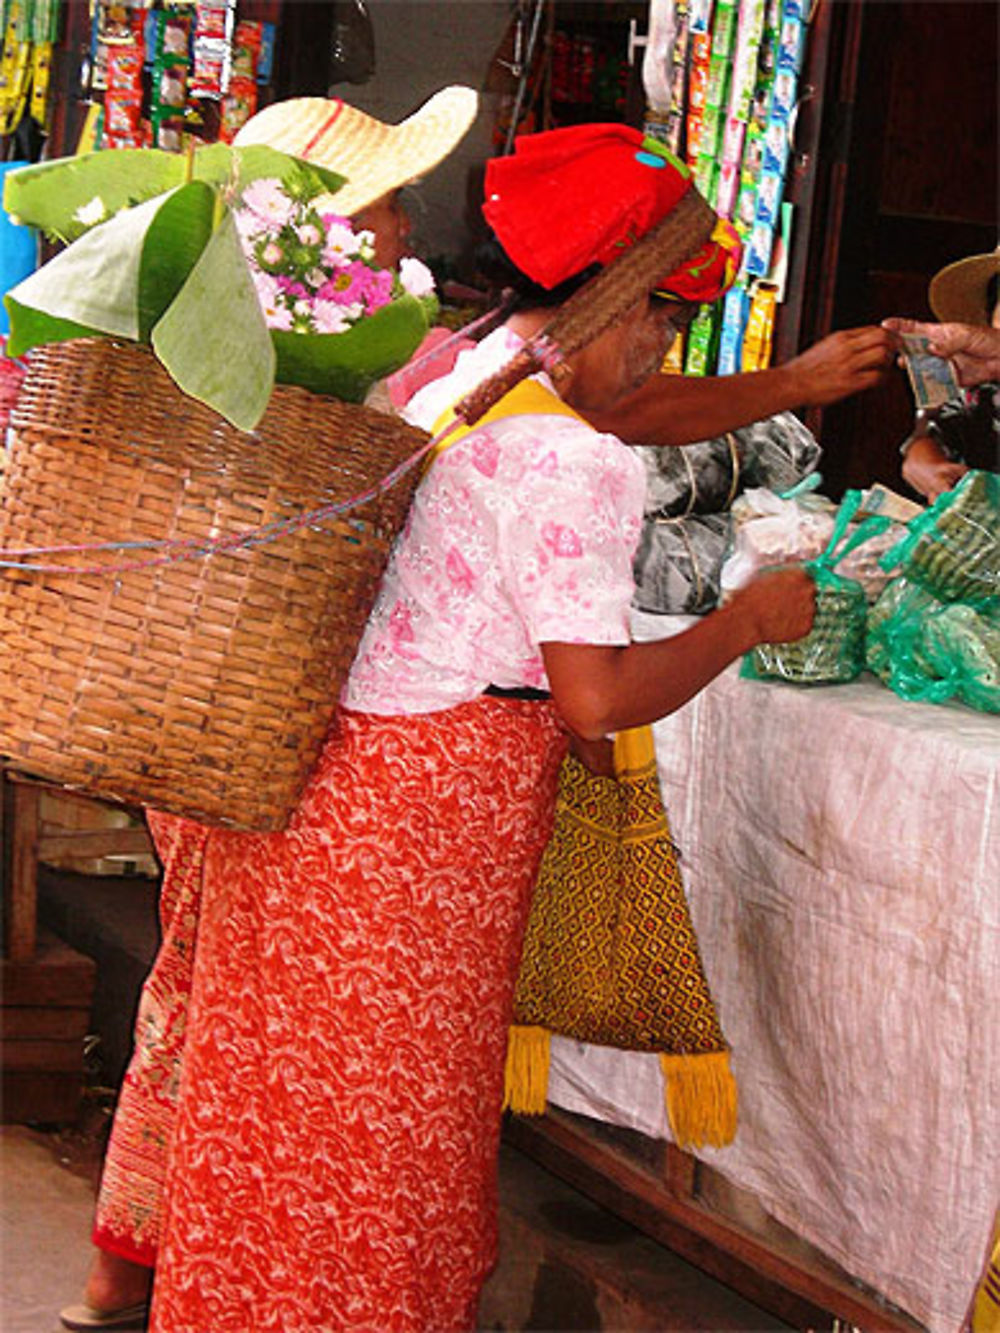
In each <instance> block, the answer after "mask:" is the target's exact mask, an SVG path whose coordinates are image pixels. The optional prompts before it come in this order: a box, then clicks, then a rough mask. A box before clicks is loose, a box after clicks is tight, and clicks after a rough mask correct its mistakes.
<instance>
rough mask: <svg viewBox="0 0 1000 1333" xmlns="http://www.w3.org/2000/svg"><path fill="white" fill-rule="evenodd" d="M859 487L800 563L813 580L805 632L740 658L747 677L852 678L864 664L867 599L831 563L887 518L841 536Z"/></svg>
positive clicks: (805, 681)
mask: <svg viewBox="0 0 1000 1333" xmlns="http://www.w3.org/2000/svg"><path fill="white" fill-rule="evenodd" d="M861 498H862V497H861V492H860V491H848V492H847V494H846V495H845V496H844V499H843V501H842V503H841V506H840V508H839V509H838V511H837V517H836V520H835V522H834V525H833V533H832V534H831V537H830V540H829V542H828V543H827V547H826V550H825V551H823V553H822V554H821V555H819V556H817V557H816V559H815V560H808V561H806V563H805V565H804V568H805V569H807V570H808V571H809V573H810V574H811V575H812V577H813V580H814V581H815V583H816V618H815V620H814V621H813V627H812V629H811V630H810V631H809V633H808V634H807V635H806V636H805V637H804V638H802V639H797V640H796V641H795V642H794V643H762V644H758V645H757V647H756V648H754V649H752V650H751V651H750V652H749V653H747V655H746V656H745V657H744V659H743V663H742V666H741V668H740V675H741V676H745V677H747V678H748V679H751V680H774V679H778V680H786V681H790V682H792V683H794V684H797V685H830V684H836V683H842V682H844V681H849V680H854V678H855V677H856V676H858V675H859V674H860V673H861V672H862V671H863V670H864V666H865V627H866V622H867V618H868V599H867V597H866V596H865V590H864V588H863V587H862V585H861V584H860V583H859V582H858V581H857V580H856V579H848V578H844V577H843V576H842V575H840V574H837V573H836V572H835V570H834V565H836V564H837V562H838V561H839V560H841V559H843V557H844V556H845V555H847V553H848V552H849V551H853V550H854V549H855V547H857V546H860V545H861V544H862V542H865V541H867V540H868V539H869V538H870V537H874V536H875V535H876V534H877V533H880V532H884V531H885V530H886V528H887V527H888V526H889V523H890V520H889V519H888V518H884V517H874V518H868V519H866V520H865V521H864V522H863V523H859V524H858V526H857V528H856V529H855V531H854V532H853V533H851V535H850V536H849V537H848V538H847V540H846V541H845V540H844V536H845V533H846V532H847V525H848V524H849V523H850V521H851V519H852V518H853V517H854V515H855V513H856V512H857V510H858V508H859V506H860V504H861Z"/></svg>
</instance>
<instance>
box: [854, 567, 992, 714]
mask: <svg viewBox="0 0 1000 1333" xmlns="http://www.w3.org/2000/svg"><path fill="white" fill-rule="evenodd" d="M866 664H867V666H868V669H869V671H872V672H874V674H875V675H876V676H878V678H879V679H880V680H881V681H882V682H883V683H884V684H886V685H888V687H889V688H890V689H891V690H892V691H893V692H894V693H896V694H898V695H899V696H900V698H903V699H911V700H920V701H921V702H923V703H943V702H945V701H946V700H948V699H952V698H958V699H960V700H961V701H962V702H963V703H965V704H968V705H969V707H971V708H978V709H981V710H982V711H983V712H989V713H998V712H1000V612H998V611H997V610H985V609H983V610H977V609H976V608H975V607H972V606H969V605H968V603H966V602H943V601H941V600H940V598H937V597H935V596H934V595H933V594H932V593H929V592H928V591H927V590H926V589H925V588H922V587H921V586H920V585H919V584H918V583H913V582H911V581H910V580H909V579H907V578H906V577H899V578H895V579H893V580H892V581H891V582H890V583H889V584H888V585H887V586H886V588H885V590H884V591H883V592H882V594H881V596H880V597H879V599H878V601H877V602H876V603H875V605H874V606H873V607H872V608H871V610H870V611H869V613H868V628H867V649H866Z"/></svg>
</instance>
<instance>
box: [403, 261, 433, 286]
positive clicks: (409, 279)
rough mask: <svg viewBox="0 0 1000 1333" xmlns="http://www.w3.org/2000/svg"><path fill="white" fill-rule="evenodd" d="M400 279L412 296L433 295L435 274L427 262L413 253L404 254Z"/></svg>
mask: <svg viewBox="0 0 1000 1333" xmlns="http://www.w3.org/2000/svg"><path fill="white" fill-rule="evenodd" d="M399 280H400V282H401V283H402V284H403V290H404V291H407V292H409V293H410V295H411V296H433V295H434V274H433V273H432V272H431V271H430V269H429V268H428V267H427V265H426V264H423V263H421V261H420V260H419V259H414V258H413V257H412V255H404V256H403V258H402V259H401V260H400V261H399Z"/></svg>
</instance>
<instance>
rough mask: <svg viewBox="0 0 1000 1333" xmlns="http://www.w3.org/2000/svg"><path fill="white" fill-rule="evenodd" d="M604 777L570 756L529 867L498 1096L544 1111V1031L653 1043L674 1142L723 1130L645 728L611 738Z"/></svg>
mask: <svg viewBox="0 0 1000 1333" xmlns="http://www.w3.org/2000/svg"><path fill="white" fill-rule="evenodd" d="M615 773H616V777H614V778H607V777H601V776H599V775H597V774H595V773H592V772H591V771H590V770H589V769H588V768H586V767H585V766H584V765H583V764H582V763H580V761H579V760H577V759H575V758H574V757H573V756H572V755H569V756H567V758H566V759H565V761H564V762H563V766H562V770H561V772H560V775H559V793H558V796H557V800H556V814H555V826H554V828H553V833H552V838H551V840H550V842H549V845H548V848H547V849H546V852H545V856H544V858H543V860H542V866H541V870H540V872H539V877H538V884H537V886H536V889H535V897H534V901H533V904H532V909H531V916H530V919H529V922H528V929H527V934H526V936H525V941H524V950H523V953H522V957H521V970H520V974H519V976H518V982H517V991H516V995H515V1000H514V1019H515V1026H514V1027H512V1028H511V1032H510V1041H509V1045H508V1049H507V1071H506V1089H505V1105H506V1106H507V1107H509V1108H510V1109H511V1110H513V1111H517V1112H522V1113H529V1114H541V1113H542V1112H543V1111H544V1110H545V1103H546V1091H547V1087H548V1074H549V1037H550V1034H552V1033H558V1034H559V1035H561V1036H566V1037H573V1038H575V1039H577V1040H578V1041H586V1042H593V1043H595V1044H596V1045H599V1046H617V1047H621V1048H623V1049H625V1050H634V1051H655V1052H657V1053H658V1054H659V1057H660V1065H661V1068H662V1070H663V1077H664V1096H665V1101H666V1108H667V1118H668V1121H669V1123H670V1130H671V1134H672V1136H673V1138H674V1141H675V1142H676V1143H677V1144H678V1145H679V1146H681V1147H701V1146H702V1145H704V1144H710V1145H711V1146H713V1147H722V1146H723V1145H725V1144H727V1143H730V1142H731V1141H732V1139H733V1136H734V1135H735V1133H736V1103H737V1096H736V1083H735V1080H734V1078H733V1075H732V1071H731V1069H730V1065H729V1052H728V1049H727V1047H726V1043H725V1039H724V1037H723V1035H722V1029H721V1027H720V1026H719V1020H718V1018H717V1016H716V1012H715V1006H714V1004H713V1003H712V996H711V993H710V991H709V988H708V982H707V980H706V978H705V973H704V969H703V968H702V963H701V956H700V954H699V951H698V941H697V939H696V937H695V932H694V926H693V925H692V923H691V916H690V913H689V911H688V905H687V899H686V898H685V895H684V886H683V883H682V881H681V874H680V867H679V865H678V862H677V853H676V851H675V848H674V844H673V842H672V841H671V837H670V829H669V826H668V824H667V817H666V814H665V812H664V809H663V803H662V801H661V799H660V786H659V780H658V778H657V773H656V759H655V754H654V751H653V735H652V731H651V729H650V728H649V727H639V728H636V729H635V730H634V731H626V732H622V733H620V734H619V735H618V736H617V737H616V739H615Z"/></svg>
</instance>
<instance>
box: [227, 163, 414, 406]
mask: <svg viewBox="0 0 1000 1333" xmlns="http://www.w3.org/2000/svg"><path fill="white" fill-rule="evenodd" d="M329 204H330V195H329V194H328V193H325V192H324V191H323V188H322V185H321V183H320V182H318V181H317V180H315V178H311V177H310V176H309V175H308V173H301V174H300V175H298V176H296V177H293V178H292V179H291V180H289V181H281V180H278V179H275V178H273V177H268V178H261V179H258V180H255V181H253V182H252V183H251V184H250V185H249V186H247V188H246V189H245V190H244V191H243V193H242V195H241V196H240V199H239V202H238V204H237V206H236V208H235V210H234V217H235V221H236V230H237V232H238V234H239V237H240V242H241V244H242V246H243V252H244V255H245V256H246V260H247V263H248V265H249V268H250V276H251V278H252V280H253V285H254V288H255V289H256V292H257V296H258V299H259V301H260V305H261V310H262V311H263V314H264V320H265V323H266V324H267V327H268V329H270V330H271V337H272V341H273V343H274V347H275V352H276V354H277V369H276V372H275V378H276V379H277V380H278V381H279V382H280V383H290V384H301V385H303V386H304V387H305V388H308V389H313V390H315V391H316V392H317V393H334V394H335V395H336V396H337V397H340V398H347V399H352V400H353V399H356V398H357V397H359V396H363V394H364V392H365V390H366V389H367V387H368V385H369V384H370V383H371V380H372V374H371V370H372V366H373V364H375V365H382V366H384V369H383V370H382V372H381V373H384V374H388V373H389V371H390V370H392V369H395V368H396V366H395V364H393V365H389V364H388V362H389V361H393V362H394V361H395V360H396V359H397V357H396V354H395V351H394V347H393V346H392V345H391V342H390V343H388V344H386V345H385V349H384V352H383V353H381V354H380V353H379V352H378V350H377V344H379V343H380V342H384V340H386V339H388V338H389V331H388V329H387V325H386V317H385V316H384V315H382V313H381V312H383V311H386V310H389V309H390V308H391V307H392V306H393V304H394V303H398V302H399V301H401V300H405V299H406V298H409V299H410V300H411V301H417V302H419V303H420V305H421V306H422V308H423V315H424V319H425V320H426V321H427V322H429V321H430V319H431V318H433V315H434V314H435V313H436V310H437V302H436V298H435V295H434V278H433V276H432V274H431V272H430V270H429V269H428V268H427V267H426V266H425V265H424V264H422V263H421V262H420V260H418V259H411V258H406V259H403V260H402V262H401V263H400V267H399V272H398V273H395V272H394V271H393V270H392V269H386V268H380V267H378V265H377V263H376V259H375V238H374V236H373V234H372V233H371V232H370V231H364V230H362V231H357V232H356V231H355V230H354V228H353V226H352V223H351V221H350V219H349V218H346V217H342V216H341V215H340V214H338V213H336V212H334V211H332V210H331V209H330V207H329ZM413 313H416V312H413ZM392 318H393V319H394V321H396V322H398V319H399V311H398V308H397V309H396V310H395V311H393V314H392ZM404 333H405V330H404ZM304 335H305V340H303V336H304ZM331 336H336V337H337V339H338V341H337V342H336V343H333V342H330V341H322V340H320V341H318V340H317V339H318V338H319V339H323V338H327V339H328V338H329V337H331ZM385 353H388V357H386V355H385ZM404 359H405V358H404Z"/></svg>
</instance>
